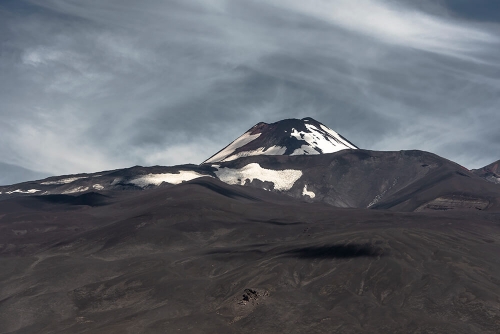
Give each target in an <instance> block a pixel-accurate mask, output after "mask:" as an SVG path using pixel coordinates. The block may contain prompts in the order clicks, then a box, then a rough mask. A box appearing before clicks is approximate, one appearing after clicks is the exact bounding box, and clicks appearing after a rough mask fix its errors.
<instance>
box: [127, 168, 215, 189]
mask: <svg viewBox="0 0 500 334" xmlns="http://www.w3.org/2000/svg"><path fill="white" fill-rule="evenodd" d="M203 176H208V177H211V176H210V175H205V174H200V173H197V172H193V171H189V170H181V171H179V173H177V174H175V173H163V174H148V175H145V176H141V177H138V178H136V179H133V180H132V181H130V182H129V183H131V184H134V185H136V186H138V187H142V188H144V187H147V186H149V185H155V186H159V185H160V184H162V183H163V182H167V183H171V184H179V183H182V182H184V181H190V180H193V179H196V178H199V177H203Z"/></svg>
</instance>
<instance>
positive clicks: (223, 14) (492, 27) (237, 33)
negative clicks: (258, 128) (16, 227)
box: [0, 0, 500, 174]
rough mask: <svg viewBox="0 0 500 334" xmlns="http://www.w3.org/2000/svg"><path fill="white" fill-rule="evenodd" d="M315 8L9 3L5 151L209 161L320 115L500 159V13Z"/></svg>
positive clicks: (393, 139)
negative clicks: (252, 133) (271, 128)
mask: <svg viewBox="0 0 500 334" xmlns="http://www.w3.org/2000/svg"><path fill="white" fill-rule="evenodd" d="M307 3H308V2H303V1H293V0H287V1H285V0H280V1H273V2H270V1H263V0H252V1H239V0H233V1H224V0H210V1H208V0H205V1H201V0H200V1H190V2H186V1H159V0H148V1H141V2H137V1H131V0H127V1H123V0H122V1H117V0H107V1H85V2H81V1H76V0H50V1H49V0H48V1H44V2H38V1H11V0H9V1H3V2H2V4H1V5H0V16H1V17H0V36H1V37H2V38H1V42H0V43H1V44H0V71H1V74H2V75H1V77H0V101H1V102H0V117H1V118H0V132H1V133H2V143H3V145H0V156H1V157H2V158H1V159H0V160H1V161H3V162H5V163H11V164H15V165H20V166H23V167H25V168H29V169H33V170H42V171H46V172H50V173H54V174H63V173H76V172H89V171H98V170H103V169H111V168H119V167H126V166H131V165H136V164H144V165H151V164H163V165H171V164H179V163H188V162H192V163H199V162H201V161H203V160H204V159H206V158H207V157H208V156H210V155H211V154H213V153H214V152H216V151H218V150H219V149H220V148H221V147H223V146H225V145H226V144H227V143H228V142H230V141H231V140H233V139H234V138H235V137H237V136H238V135H240V134H241V133H242V132H243V131H245V130H247V129H248V128H250V127H251V126H253V125H254V124H255V123H257V122H259V121H265V122H273V121H276V120H279V119H282V118H290V117H300V118H302V117H306V116H311V117H314V118H316V119H318V120H319V121H321V122H323V123H325V124H326V125H328V126H330V127H332V128H333V129H335V130H336V131H338V132H340V133H341V134H342V135H344V136H345V137H347V138H348V139H349V140H351V141H352V142H354V143H355V144H356V145H358V146H360V147H363V148H367V149H377V150H399V149H423V150H428V151H432V152H434V153H437V154H440V155H442V156H445V157H446V158H449V159H452V160H456V161H457V162H459V163H461V164H463V165H465V166H467V167H469V168H473V167H479V166H480V165H481V164H487V163H489V162H491V161H494V160H498V158H499V156H498V145H497V143H498V138H497V136H496V133H497V131H496V129H497V126H496V124H498V123H499V121H500V114H499V113H498V107H497V106H498V105H499V102H500V67H499V65H498V64H500V62H499V60H500V52H499V51H498V50H500V48H499V43H500V42H499V41H500V39H497V38H496V37H495V36H500V34H498V33H499V28H500V26H499V25H497V24H496V23H494V21H495V20H493V19H491V18H488V17H484V16H480V15H479V16H478V15H476V16H474V17H465V16H464V15H461V14H460V10H462V12H463V13H465V12H466V9H460V8H458V7H457V8H458V9H456V8H455V9H453V8H451V5H450V3H447V2H445V1H441V2H431V1H421V2H418V3H417V2H406V1H400V2H395V1H381V0H379V1H376V0H358V1H347V0H336V1H332V2H325V1H320V0H316V1H312V2H311V4H313V5H314V4H316V5H320V4H321V5H323V4H328V3H331V4H333V5H335V6H334V7H324V8H326V9H329V10H331V9H332V8H333V9H335V8H336V9H335V10H338V11H340V13H347V14H349V13H351V12H353V13H355V14H356V15H358V16H359V17H358V16H356V17H354V18H353V20H351V21H345V20H344V19H343V18H342V17H339V15H326V14H325V13H322V12H319V11H318V10H317V8H315V7H314V6H309V7H308V6H307ZM490 6H491V7H490V8H494V5H492V4H490ZM318 8H320V7H318ZM463 8H465V7H463ZM452 10H453V11H456V12H457V13H458V14H453V13H454V12H453V13H452V14H450V13H451V11H452ZM325 12H326V13H327V14H328V11H325ZM459 14H460V15H459ZM370 15H373V17H371V16H370ZM376 15H379V16H376ZM471 15H472V14H471ZM399 17H403V18H406V19H407V20H406V21H405V20H400V19H399ZM361 20H364V21H361ZM471 20H474V21H471ZM365 21H366V22H365ZM426 22H428V26H426V25H425V24H424V23H426ZM492 22H493V23H492ZM391 24H392V26H391ZM429 27H431V28H440V29H436V31H433V30H430V29H429ZM447 36H448V37H449V38H448V37H447Z"/></svg>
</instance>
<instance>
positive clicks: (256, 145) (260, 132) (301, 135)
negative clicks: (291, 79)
mask: <svg viewBox="0 0 500 334" xmlns="http://www.w3.org/2000/svg"><path fill="white" fill-rule="evenodd" d="M345 149H357V147H356V146H355V145H354V144H352V143H351V142H349V141H348V140H347V139H345V138H344V137H342V136H341V135H340V134H338V133H337V132H335V131H333V130H332V129H330V128H328V127H327V126H325V125H324V124H321V123H320V122H318V121H316V120H314V119H312V118H310V117H306V118H303V119H301V120H300V119H285V120H282V121H279V122H276V123H272V124H267V123H263V122H261V123H258V124H256V125H255V126H253V127H252V128H251V129H250V130H248V131H247V132H245V133H244V134H243V135H241V136H240V137H238V138H237V139H236V140H234V141H233V142H232V143H231V144H229V145H228V146H226V147H225V148H223V149H222V150H220V151H219V152H217V153H216V154H214V155H213V156H212V157H210V158H209V159H207V160H205V161H204V162H203V163H214V162H224V161H232V160H235V159H238V158H242V157H249V156H254V155H315V154H323V153H333V152H338V151H341V150H345Z"/></svg>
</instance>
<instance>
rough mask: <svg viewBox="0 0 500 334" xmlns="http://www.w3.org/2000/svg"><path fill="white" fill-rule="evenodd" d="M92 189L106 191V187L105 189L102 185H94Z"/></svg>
mask: <svg viewBox="0 0 500 334" xmlns="http://www.w3.org/2000/svg"><path fill="white" fill-rule="evenodd" d="M92 188H94V189H95V190H103V189H104V187H103V186H101V185H100V184H94V185H93V186H92Z"/></svg>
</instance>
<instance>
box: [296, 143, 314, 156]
mask: <svg viewBox="0 0 500 334" xmlns="http://www.w3.org/2000/svg"><path fill="white" fill-rule="evenodd" d="M312 154H319V152H318V151H316V150H315V149H314V148H312V147H311V146H307V145H302V146H301V147H300V148H298V149H296V150H294V151H293V152H292V154H290V155H312Z"/></svg>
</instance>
